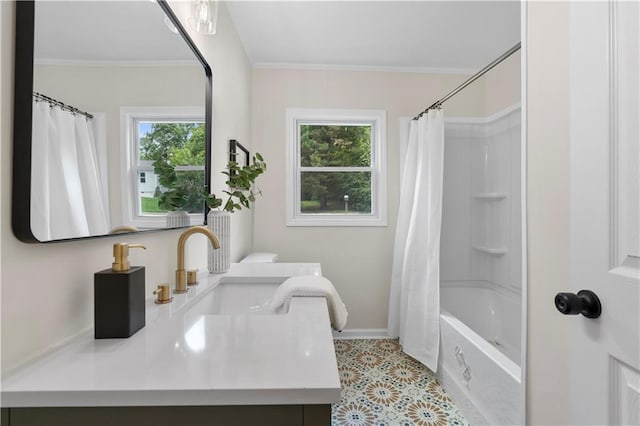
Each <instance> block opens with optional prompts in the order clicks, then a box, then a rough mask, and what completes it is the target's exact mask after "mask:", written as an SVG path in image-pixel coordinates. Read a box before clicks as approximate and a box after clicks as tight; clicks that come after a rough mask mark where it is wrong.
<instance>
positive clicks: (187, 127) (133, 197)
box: [121, 107, 205, 228]
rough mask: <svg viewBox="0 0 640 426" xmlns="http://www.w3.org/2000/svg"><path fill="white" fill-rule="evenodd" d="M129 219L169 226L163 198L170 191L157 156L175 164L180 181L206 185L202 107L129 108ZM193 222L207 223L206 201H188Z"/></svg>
mask: <svg viewBox="0 0 640 426" xmlns="http://www.w3.org/2000/svg"><path fill="white" fill-rule="evenodd" d="M121 118H122V121H121V123H122V124H123V136H124V137H123V141H124V143H123V163H124V164H125V166H126V167H127V176H128V179H126V181H125V182H124V183H123V191H122V192H123V218H124V222H125V223H127V224H131V225H134V226H136V227H139V228H164V227H165V226H166V214H167V213H168V212H169V211H171V208H168V207H167V206H163V205H162V204H161V203H160V197H161V195H162V193H163V192H165V191H166V190H168V188H164V187H163V185H162V184H161V182H160V180H161V179H160V176H158V175H156V173H155V172H154V166H153V163H154V156H155V155H157V154H158V153H164V155H165V156H166V157H167V158H170V163H171V165H173V166H174V167H175V172H176V174H177V176H178V182H180V183H181V184H185V185H193V186H194V187H196V186H197V187H199V188H202V187H203V186H204V161H205V157H204V155H205V146H204V113H203V111H202V109H201V108H185V107H176V108H164V107H161V108H158V107H147V108H123V109H122V110H121ZM181 210H184V211H187V213H189V216H190V222H191V224H202V223H203V220H204V218H203V204H202V202H201V201H200V200H196V199H194V200H188V201H187V203H186V204H185V206H184V207H183V208H181Z"/></svg>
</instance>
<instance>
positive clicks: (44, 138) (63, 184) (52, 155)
mask: <svg viewBox="0 0 640 426" xmlns="http://www.w3.org/2000/svg"><path fill="white" fill-rule="evenodd" d="M92 133H93V132H92V127H91V126H90V125H89V124H88V123H87V119H86V118H85V117H84V116H83V115H81V114H76V115H74V114H71V113H70V112H68V111H65V110H62V109H61V108H59V107H52V106H51V105H50V104H49V103H48V102H41V101H40V102H39V101H35V100H34V102H33V135H32V157H31V212H30V215H31V227H32V231H33V234H34V236H35V237H36V238H37V239H38V240H40V241H47V240H52V239H56V240H57V239H64V238H75V237H84V236H89V235H101V234H106V233H107V232H108V231H109V222H108V216H107V210H108V205H107V202H106V199H105V198H104V194H105V191H104V190H103V182H102V180H103V179H102V176H101V173H100V170H99V168H98V159H97V155H96V152H97V149H96V146H95V138H94V136H93V134H92Z"/></svg>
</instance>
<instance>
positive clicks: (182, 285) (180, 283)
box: [173, 226, 220, 293]
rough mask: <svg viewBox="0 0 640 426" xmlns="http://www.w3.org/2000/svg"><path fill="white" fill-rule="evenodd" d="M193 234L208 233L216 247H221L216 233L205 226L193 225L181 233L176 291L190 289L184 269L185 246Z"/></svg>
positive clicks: (183, 291) (181, 291)
mask: <svg viewBox="0 0 640 426" xmlns="http://www.w3.org/2000/svg"><path fill="white" fill-rule="evenodd" d="M193 234H204V235H206V236H207V238H209V241H211V245H212V246H213V248H214V249H218V248H220V242H219V241H218V237H216V234H214V233H213V232H211V231H210V230H209V229H208V228H206V227H204V226H193V227H191V228H189V229H187V230H186V231H184V232H183V233H182V234H180V238H179V239H178V266H177V269H176V288H175V289H174V290H173V292H174V293H186V292H187V291H188V290H187V271H185V270H184V247H185V244H186V242H187V238H189V237H190V236H191V235H193Z"/></svg>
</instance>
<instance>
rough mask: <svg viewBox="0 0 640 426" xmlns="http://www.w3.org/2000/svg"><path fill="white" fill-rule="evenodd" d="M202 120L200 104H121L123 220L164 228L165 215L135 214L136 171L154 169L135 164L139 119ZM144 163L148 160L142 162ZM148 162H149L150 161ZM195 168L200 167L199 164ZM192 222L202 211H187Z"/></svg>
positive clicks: (199, 220) (198, 222) (199, 218)
mask: <svg viewBox="0 0 640 426" xmlns="http://www.w3.org/2000/svg"><path fill="white" fill-rule="evenodd" d="M149 120H153V121H166V122H171V121H176V122H184V121H202V122H204V121H205V120H204V108H202V107H184V106H181V107H121V108H120V132H121V137H120V141H121V150H120V152H121V164H122V166H123V167H122V170H123V173H122V182H121V185H120V186H121V189H122V191H121V193H122V218H123V223H125V224H127V225H133V226H135V227H137V228H140V229H157V228H166V226H167V223H166V221H167V219H166V214H158V215H141V214H139V213H138V207H139V206H138V193H137V185H138V183H137V182H138V172H139V171H153V166H152V165H151V164H138V158H139V155H138V154H139V150H140V147H139V145H138V138H137V132H138V122H140V121H149ZM145 163H147V162H145ZM148 163H151V162H150V161H149V162H148ZM176 169H177V170H195V169H196V168H194V167H193V166H185V167H179V168H176ZM197 169H200V168H199V167H198V168H197ZM189 222H190V224H191V225H202V224H203V223H204V215H203V213H192V214H189Z"/></svg>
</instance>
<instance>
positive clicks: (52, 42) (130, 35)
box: [0, 0, 196, 63]
mask: <svg viewBox="0 0 640 426" xmlns="http://www.w3.org/2000/svg"><path fill="white" fill-rule="evenodd" d="M0 1H1V0H0ZM34 49H35V59H36V62H41V63H65V62H74V63H76V62H79V63H92V62H96V63H113V62H116V63H150V62H151V63H157V62H177V63H194V62H196V59H195V56H194V55H193V53H192V52H191V50H190V49H189V48H188V47H187V46H186V45H185V43H184V41H183V40H182V37H180V36H179V35H178V34H174V33H173V32H171V31H170V30H169V28H168V27H167V25H166V24H165V21H164V12H163V11H162V9H161V8H160V7H159V6H158V5H157V4H156V3H153V2H150V1H140V0H138V1H38V2H36V7H35V43H34Z"/></svg>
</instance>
